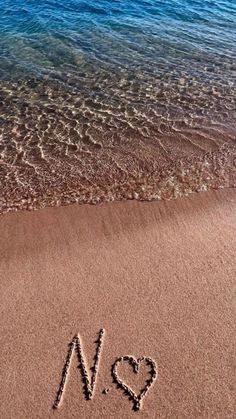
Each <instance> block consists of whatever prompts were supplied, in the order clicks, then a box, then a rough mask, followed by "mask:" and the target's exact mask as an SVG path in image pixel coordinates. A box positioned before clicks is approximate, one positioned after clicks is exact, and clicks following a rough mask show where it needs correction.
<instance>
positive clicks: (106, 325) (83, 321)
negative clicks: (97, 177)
mask: <svg viewBox="0 0 236 419" xmlns="http://www.w3.org/2000/svg"><path fill="white" fill-rule="evenodd" d="M235 213H236V190H234V189H225V190H218V191H209V192H203V193H198V194H192V195H190V196H189V197H186V198H182V199H177V200H172V201H161V202H138V201H132V200H130V201H127V202H115V203H105V204H100V205H96V206H90V205H76V204H75V205H71V206H65V207H58V208H56V207H54V208H46V209H42V210H38V211H31V212H29V211H19V212H16V213H9V214H4V215H2V216H1V218H0V233H1V234H0V261H1V263H0V275H1V282H0V286H1V293H0V307H1V316H0V334H1V345H0V394H1V404H0V417H1V418H4V419H13V418H17V419H21V418H22V419H26V418H30V419H36V418H40V419H41V418H42V419H46V418H63V419H69V418H99V417H101V418H135V417H143V418H181V419H183V418H186V419H187V418H212V419H216V418H221V419H225V418H227V419H229V418H233V417H235V407H236V406H235V354H236V351H235V332H236V330H235V317H236V306H235V291H236V289H235V277H236V261H235V254H236V219H235ZM101 330H104V334H103V336H102V345H101V352H100V355H99V362H98V366H97V375H96V382H95V386H94V389H93V394H92V399H91V400H86V391H84V385H83V382H82V372H81V368H80V369H79V368H78V359H77V358H78V356H77V355H78V354H76V351H74V353H73V354H72V355H73V356H72V358H71V360H70V361H71V363H70V365H69V368H68V371H67V374H66V383H65V386H64V389H63V392H62V393H63V394H62V397H61V399H60V403H59V404H58V406H56V408H55V401H56V398H57V395H58V391H59V387H60V383H61V381H62V378H63V374H64V372H63V371H64V367H65V362H66V358H67V355H68V350H69V349H70V346H69V349H68V345H69V344H71V342H72V341H73V338H74V337H75V336H77V338H78V339H79V342H80V344H81V346H82V351H83V356H84V359H85V361H86V362H85V363H86V368H87V371H88V372H89V369H90V368H91V367H92V366H93V364H94V355H95V353H96V348H97V347H98V343H97V342H96V341H97V339H98V336H99V332H100V331H101ZM127 356H128V357H134V358H135V359H136V361H135V362H136V366H137V364H139V367H140V368H139V373H136V374H135V372H134V368H132V365H131V361H130V359H131V358H125V359H123V358H122V357H127ZM141 357H144V360H140V361H137V359H139V358H141ZM120 358H122V359H121V360H120V361H119V362H118V364H117V374H118V375H117V377H116V378H118V380H119V381H121V382H122V383H123V384H122V385H123V386H124V384H125V385H127V386H128V388H129V389H132V390H133V392H134V393H135V394H136V395H138V394H139V392H140V388H143V387H145V385H146V383H147V379H148V378H149V379H150V380H151V381H150V383H151V384H150V388H148V390H147V392H146V394H145V395H144V397H143V398H142V403H141V406H140V409H138V410H136V411H135V410H133V407H134V404H135V403H134V400H132V397H131V400H129V397H128V396H127V394H125V392H124V388H123V387H122V388H118V386H117V382H114V364H115V363H116V362H117V360H119V359H120ZM147 358H148V359H151V361H152V362H153V363H154V364H155V366H156V367H157V370H156V376H154V375H151V376H150V374H149V369H150V368H149V367H150V365H149V367H148V366H147V365H146V364H145V362H146V361H145V360H147ZM141 364H142V365H141ZM91 372H92V371H90V372H89V373H88V375H89V378H91V377H90V373H91ZM152 374H153V373H152ZM90 382H91V380H90ZM85 390H86V389H85Z"/></svg>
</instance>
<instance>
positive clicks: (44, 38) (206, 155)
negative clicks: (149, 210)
mask: <svg viewBox="0 0 236 419" xmlns="http://www.w3.org/2000/svg"><path fill="white" fill-rule="evenodd" d="M0 10H1V14H0V211H1V212H5V211H9V210H16V209H21V208H28V209H34V208H41V207H44V206H48V205H62V204H67V203H72V202H80V203H84V202H86V203H97V202H102V201H112V200H121V199H132V198H134V199H141V200H151V199H170V198H176V197H178V196H182V195H187V194H189V193H191V192H194V191H204V190H207V189H209V188H212V187H213V188H218V187H224V186H235V185H236V153H235V142H236V2H235V1H234V0H201V1H200V0H100V1H98V0H97V1H95V0H87V1H81V0H64V1H62V0H0Z"/></svg>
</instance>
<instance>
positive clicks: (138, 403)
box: [112, 356, 157, 410]
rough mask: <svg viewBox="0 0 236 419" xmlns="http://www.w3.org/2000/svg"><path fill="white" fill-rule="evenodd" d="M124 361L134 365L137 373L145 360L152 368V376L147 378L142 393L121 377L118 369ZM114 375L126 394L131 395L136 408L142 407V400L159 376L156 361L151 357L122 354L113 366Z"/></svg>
mask: <svg viewBox="0 0 236 419" xmlns="http://www.w3.org/2000/svg"><path fill="white" fill-rule="evenodd" d="M122 362H128V363H129V365H131V366H132V367H133V371H134V373H135V374H137V373H138V372H139V368H140V364H141V363H142V362H144V363H145V364H146V365H147V366H149V367H150V368H151V369H150V371H149V374H150V378H148V379H147V380H146V383H145V386H144V387H143V388H142V390H141V391H140V393H139V394H138V395H137V394H136V393H135V392H134V391H133V390H132V389H131V388H130V387H129V386H127V384H126V383H125V382H124V381H123V380H122V379H121V378H120V377H119V375H118V372H117V369H118V366H119V364H121V363H122ZM112 376H113V379H114V381H115V382H116V383H117V385H118V387H119V388H121V389H122V390H123V391H124V392H125V394H126V395H127V396H128V397H130V398H131V399H132V401H133V403H134V410H139V409H141V402H142V400H143V398H144V397H145V396H146V394H147V392H148V391H149V390H150V388H151V386H152V385H153V384H154V382H155V380H156V378H157V365H156V363H155V361H154V360H153V359H151V358H148V357H144V356H142V357H141V358H138V359H136V358H134V357H133V356H122V357H121V358H118V359H117V360H116V362H115V363H114V365H113V367H112Z"/></svg>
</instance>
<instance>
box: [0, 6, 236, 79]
mask: <svg viewBox="0 0 236 419" xmlns="http://www.w3.org/2000/svg"><path fill="white" fill-rule="evenodd" d="M0 9H1V11H2V13H1V18H0V34H1V38H0V52H1V62H0V70H1V72H0V76H1V77H2V78H6V77H9V76H10V75H12V74H14V72H16V71H17V72H18V73H19V72H25V71H29V72H36V73H37V74H42V73H45V72H48V71H50V70H51V71H57V72H58V71H61V72H63V71H65V72H66V71H68V70H70V71H78V69H79V68H80V65H81V62H82V63H84V62H87V63H89V62H90V61H91V60H92V61H93V64H94V65H95V63H96V65H97V66H102V65H105V66H107V65H108V64H110V65H111V66H120V67H127V66H130V67H132V68H133V69H135V67H136V66H138V68H140V66H146V67H151V68H152V67H153V66H155V70H156V71H157V70H158V69H157V68H156V66H158V65H160V66H162V67H163V66H164V65H165V63H166V61H169V62H170V63H172V64H173V65H174V64H176V63H178V65H180V66H181V64H180V60H181V59H182V58H183V59H184V64H183V66H184V65H185V61H186V60H190V61H191V63H192V65H195V66H196V68H195V69H194V68H192V71H193V72H194V70H196V71H197V72H200V69H199V62H200V63H201V64H202V65H203V66H205V67H209V70H211V67H212V64H213V63H212V60H214V62H215V64H216V65H217V64H218V65H219V66H220V65H221V66H222V67H223V66H224V61H226V62H227V63H228V65H232V64H235V63H234V62H233V59H234V60H235V58H236V2H234V0H215V1H212V0H202V1H200V0H199V1H196V0H162V1H158V0H100V1H93V0H88V1H80V0H66V1H61V0H47V1H46V0H41V1H36V0H9V1H7V0H0ZM203 70H204V69H203V68H202V71H203ZM234 70H235V69H234ZM204 71H205V70H204ZM6 72H7V74H6Z"/></svg>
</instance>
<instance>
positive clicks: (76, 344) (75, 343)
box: [53, 329, 105, 409]
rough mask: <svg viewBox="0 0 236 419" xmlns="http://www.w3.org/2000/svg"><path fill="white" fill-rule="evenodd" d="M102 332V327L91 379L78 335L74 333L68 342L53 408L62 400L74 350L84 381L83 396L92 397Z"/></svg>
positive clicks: (103, 331)
mask: <svg viewBox="0 0 236 419" xmlns="http://www.w3.org/2000/svg"><path fill="white" fill-rule="evenodd" d="M104 333H105V330H104V329H101V330H100V332H99V336H98V340H97V349H96V354H95V358H94V365H93V368H92V371H93V373H92V376H91V379H89V375H88V372H87V369H86V364H85V358H84V355H83V351H82V345H81V340H80V337H79V335H75V336H74V338H73V339H72V341H71V343H70V344H69V349H68V352H67V357H66V361H65V364H64V368H63V371H62V378H61V382H60V386H59V389H58V392H57V395H56V398H55V401H54V403H53V407H54V408H55V409H57V408H58V407H59V406H60V404H61V402H62V397H63V394H64V392H65V386H66V382H67V380H68V373H69V369H70V365H71V360H72V356H73V353H74V351H76V353H77V358H78V362H79V368H80V369H81V375H82V380H83V382H84V393H85V397H86V399H87V400H91V399H92V397H93V393H94V388H95V384H96V377H97V372H98V368H99V361H100V357H101V350H102V343H103V336H104Z"/></svg>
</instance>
